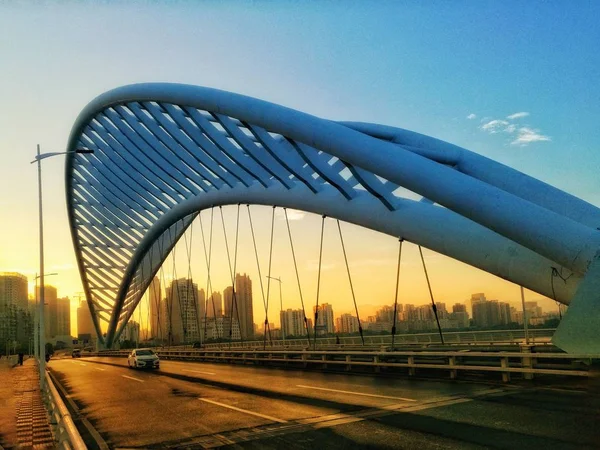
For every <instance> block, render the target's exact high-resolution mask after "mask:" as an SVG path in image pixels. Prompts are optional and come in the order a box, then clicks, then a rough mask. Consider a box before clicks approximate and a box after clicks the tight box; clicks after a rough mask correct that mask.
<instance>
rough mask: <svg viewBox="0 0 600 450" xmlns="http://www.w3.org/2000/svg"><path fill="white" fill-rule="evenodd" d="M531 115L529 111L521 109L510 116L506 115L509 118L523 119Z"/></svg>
mask: <svg viewBox="0 0 600 450" xmlns="http://www.w3.org/2000/svg"><path fill="white" fill-rule="evenodd" d="M528 115H529V113H528V112H525V111H521V112H518V113H514V114H511V115H510V116H506V118H507V119H508V120H515V119H522V118H523V117H527V116H528Z"/></svg>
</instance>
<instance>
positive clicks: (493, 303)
mask: <svg viewBox="0 0 600 450" xmlns="http://www.w3.org/2000/svg"><path fill="white" fill-rule="evenodd" d="M510 322H511V315H510V305H509V304H508V303H504V302H499V301H498V300H489V301H485V302H478V303H475V304H473V324H474V325H475V326H477V327H482V328H485V327H494V326H498V325H507V324H509V323H510Z"/></svg>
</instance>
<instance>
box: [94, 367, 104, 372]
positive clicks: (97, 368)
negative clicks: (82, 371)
mask: <svg viewBox="0 0 600 450" xmlns="http://www.w3.org/2000/svg"><path fill="white" fill-rule="evenodd" d="M94 369H96V370H101V371H102V372H104V371H105V370H106V369H101V368H100V367H94Z"/></svg>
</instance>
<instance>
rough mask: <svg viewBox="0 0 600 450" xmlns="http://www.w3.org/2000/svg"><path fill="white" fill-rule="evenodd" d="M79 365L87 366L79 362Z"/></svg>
mask: <svg viewBox="0 0 600 450" xmlns="http://www.w3.org/2000/svg"><path fill="white" fill-rule="evenodd" d="M79 365H80V366H87V364H84V363H79Z"/></svg>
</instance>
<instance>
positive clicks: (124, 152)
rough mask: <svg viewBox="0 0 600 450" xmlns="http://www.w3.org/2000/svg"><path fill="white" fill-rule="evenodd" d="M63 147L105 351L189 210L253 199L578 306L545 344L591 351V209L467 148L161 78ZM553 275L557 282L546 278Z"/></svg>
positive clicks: (124, 94) (92, 115)
mask: <svg viewBox="0 0 600 450" xmlns="http://www.w3.org/2000/svg"><path fill="white" fill-rule="evenodd" d="M77 148H90V149H93V150H94V151H95V153H94V154H71V155H69V157H68V159H67V162H66V185H67V207H68V214H69V221H70V225H71V232H72V237H73V244H74V247H75V253H76V257H77V261H78V265H79V271H80V274H81V277H82V282H83V286H84V289H85V292H86V298H87V302H88V306H89V308H90V311H91V313H92V317H93V319H94V324H95V327H96V330H97V332H98V336H99V339H100V340H101V342H102V343H103V344H104V345H106V346H111V345H112V344H113V342H114V341H115V340H116V339H117V338H118V336H119V335H120V333H121V331H122V329H123V327H124V326H125V324H126V323H127V320H129V318H130V317H131V315H132V313H133V311H134V309H135V307H136V306H137V304H138V302H139V300H140V299H141V296H142V294H143V292H144V291H145V290H146V288H147V286H148V284H149V283H150V281H151V280H152V277H153V275H154V274H155V273H156V271H157V270H158V269H159V267H160V264H161V263H162V261H163V260H164V258H166V256H167V254H168V253H169V251H170V250H171V248H172V247H173V246H174V245H175V243H176V241H177V239H178V238H179V237H180V236H181V235H182V233H183V232H184V231H185V229H186V228H187V226H188V225H189V224H190V223H191V221H192V220H193V218H194V217H195V216H196V214H197V213H198V212H199V211H201V210H202V209H205V208H210V207H212V206H216V205H226V204H236V203H252V204H266V205H276V206H282V207H290V208H295V209H302V210H305V211H310V212H315V213H319V214H326V215H328V216H332V217H336V218H339V219H341V220H345V221H348V222H352V223H356V224H359V225H361V226H364V227H368V228H371V229H375V230H378V231H381V232H384V233H387V234H389V235H392V236H396V237H403V238H405V239H407V240H409V241H411V242H414V243H416V244H419V245H422V246H424V247H427V248H430V249H432V250H435V251H437V252H440V253H443V254H445V255H448V256H451V257H453V258H455V259H458V260H460V261H463V262H465V263H468V264H470V265H473V266H475V267H479V268H481V269H483V270H486V271H488V272H490V273H493V274H495V275H498V276H500V277H502V278H505V279H507V280H510V281H513V282H515V283H517V284H520V285H523V286H525V287H527V288H529V289H532V290H534V291H536V292H539V293H541V294H543V295H546V296H550V297H553V296H555V297H556V300H558V301H560V302H561V303H564V304H569V303H570V302H571V300H572V299H574V298H577V297H583V299H578V300H577V302H574V305H573V306H572V307H571V308H570V310H569V313H568V314H567V317H566V318H565V320H563V325H564V323H566V322H569V323H570V325H569V327H568V328H569V330H571V331H569V330H567V331H568V332H563V333H562V337H560V336H559V339H558V340H557V341H558V343H559V344H560V345H562V346H563V347H565V348H567V349H569V350H573V349H576V350H578V351H584V350H585V351H589V352H591V351H592V350H594V349H595V348H597V347H590V346H589V345H588V346H585V345H584V344H585V343H586V342H593V345H596V346H597V342H598V339H597V338H598V331H591V330H592V329H593V328H594V323H595V322H594V323H592V322H589V319H590V317H589V314H590V311H593V312H594V314H595V316H596V318H595V320H599V319H598V314H597V313H596V310H597V305H598V304H599V303H598V298H597V294H593V293H592V292H594V286H592V284H593V282H592V281H588V280H591V279H593V280H596V279H600V276H598V275H600V269H595V262H596V261H597V252H598V250H599V249H600V233H599V232H598V227H600V209H598V208H596V207H595V206H593V205H590V204H589V203H586V202H584V201H582V200H580V199H578V198H576V197H573V196H571V195H569V194H567V193H565V192H563V191H560V190H558V189H556V188H554V187H552V186H549V185H547V184H545V183H542V182H541V181H539V180H536V179H534V178H531V177H529V176H527V175H524V174H522V173H520V172H518V171H515V170H513V169H511V168H509V167H506V166H504V165H502V164H499V163H497V162H494V161H492V160H489V159H487V158H484V157H482V156H480V155H477V154H475V153H472V152H469V151H468V150H465V149H462V148H460V147H457V146H454V145H452V144H448V143H446V142H443V141H439V140H437V139H434V138H431V137H428V136H424V135H421V134H418V133H414V132H411V131H407V130H403V129H399V128H394V127H388V126H382V125H374V124H365V123H352V122H333V121H330V120H325V119H320V118H317V117H314V116H311V115H308V114H304V113H301V112H299V111H295V110H292V109H289V108H285V107H282V106H279V105H275V104H272V103H268V102H264V101H261V100H257V99H254V98H250V97H246V96H242V95H238V94H233V93H229V92H224V91H219V90H215V89H209V88H204V87H197V86H189V85H177V84H168V83H149V84H138V85H131V86H125V87H121V88H118V89H115V90H112V91H109V92H107V93H105V94H103V95H101V96H99V97H98V98H96V99H95V100H93V101H92V102H91V103H90V104H89V105H88V106H87V107H86V108H85V109H84V110H83V111H82V112H81V114H80V115H79V117H78V119H77V121H76V122H75V124H74V127H73V130H72V132H71V136H70V139H69V150H74V149H77ZM553 268H554V269H556V270H559V271H560V272H561V273H562V274H566V275H571V276H570V277H569V278H568V279H567V281H566V282H563V281H562V280H558V281H557V280H553ZM596 270H598V271H599V274H595V272H596ZM591 272H594V274H591ZM590 283H592V284H590ZM587 285H589V286H588V287H586V286H587ZM580 292H586V294H585V295H584V294H580ZM578 305H582V306H578ZM590 308H591V309H590ZM573 311H575V312H573ZM580 316H581V317H584V319H581V317H580ZM567 319H568V320H567ZM581 320H584V321H585V320H588V322H585V323H584V324H583V325H581V323H582V322H581ZM102 321H105V322H107V323H108V332H107V335H106V337H105V338H104V337H103V336H102V333H101V325H100V324H101V322H102ZM563 325H561V330H562V329H563V328H565V327H564V326H563ZM595 329H596V330H597V329H598V327H596V328H595ZM572 330H577V332H576V333H573V332H572ZM581 330H585V331H584V332H582V331H581ZM559 331H560V330H559ZM586 333H587V334H586ZM590 333H591V334H590ZM559 334H560V333H559Z"/></svg>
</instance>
